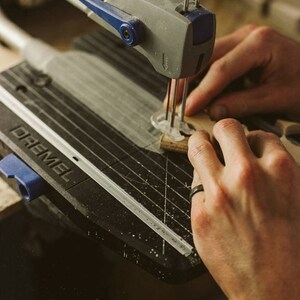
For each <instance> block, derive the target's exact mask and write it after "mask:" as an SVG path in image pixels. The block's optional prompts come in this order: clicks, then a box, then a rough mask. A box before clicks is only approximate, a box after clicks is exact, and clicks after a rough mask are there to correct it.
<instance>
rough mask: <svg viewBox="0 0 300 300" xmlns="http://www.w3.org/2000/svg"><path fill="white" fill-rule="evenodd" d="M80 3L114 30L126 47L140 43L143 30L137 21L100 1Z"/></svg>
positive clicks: (83, 1) (86, 0)
mask: <svg viewBox="0 0 300 300" xmlns="http://www.w3.org/2000/svg"><path fill="white" fill-rule="evenodd" d="M80 1H81V2H82V3H83V4H84V5H85V6H87V7H88V8H89V9H90V10H91V11H93V12H94V13H95V14H96V15H97V16H99V17H100V18H102V19H103V20H104V21H105V22H107V23H108V24H110V25H111V26H112V27H113V28H115V29H116V30H117V31H118V32H119V34H120V36H121V38H122V40H123V41H124V43H125V44H126V45H128V46H131V47H133V46H137V45H139V44H140V43H141V41H142V39H143V36H144V30H143V24H142V22H141V21H140V20H139V19H137V18H135V17H133V16H131V15H129V14H127V13H125V12H124V11H122V10H120V9H118V8H116V7H114V6H111V5H109V4H107V3H105V2H103V1H102V0H80Z"/></svg>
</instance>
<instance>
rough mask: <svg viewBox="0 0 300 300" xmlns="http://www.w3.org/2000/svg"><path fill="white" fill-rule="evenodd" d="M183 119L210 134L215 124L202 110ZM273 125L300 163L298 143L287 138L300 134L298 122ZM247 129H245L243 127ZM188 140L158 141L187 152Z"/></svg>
mask: <svg viewBox="0 0 300 300" xmlns="http://www.w3.org/2000/svg"><path fill="white" fill-rule="evenodd" d="M185 121H186V122H187V123H188V124H190V125H192V126H193V127H194V128H195V129H196V130H200V129H201V130H205V131H207V132H208V133H209V134H210V135H212V129H213V126H214V124H215V122H214V121H212V120H210V118H209V116H208V115H207V114H206V113H204V112H202V113H199V114H197V115H195V116H193V117H187V118H186V119H185ZM275 127H276V128H278V130H279V131H280V132H281V133H282V135H281V138H280V140H281V142H282V143H283V145H284V146H285V148H286V149H287V150H288V151H289V153H290V154H291V155H292V156H293V157H294V159H295V160H296V162H297V164H298V165H300V145H296V144H294V143H293V142H292V141H290V140H289V136H292V135H300V123H297V122H290V121H285V120H277V121H276V123H275ZM245 130H246V131H247V129H246V128H245ZM188 140H189V138H188V137H186V138H185V139H184V140H183V141H180V142H174V141H172V140H171V139H170V138H168V137H167V136H165V135H163V136H162V137H161V141H160V147H161V148H162V149H164V150H166V151H172V152H178V153H187V152H188Z"/></svg>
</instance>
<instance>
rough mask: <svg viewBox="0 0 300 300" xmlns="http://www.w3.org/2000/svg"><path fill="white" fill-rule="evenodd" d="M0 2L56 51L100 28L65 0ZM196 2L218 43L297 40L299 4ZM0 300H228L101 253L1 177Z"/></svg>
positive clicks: (0, 60)
mask: <svg viewBox="0 0 300 300" xmlns="http://www.w3.org/2000/svg"><path fill="white" fill-rule="evenodd" d="M0 3H1V5H2V6H3V8H4V10H5V12H6V14H7V15H8V16H9V18H10V19H12V20H13V21H14V22H15V23H16V24H18V25H19V26H20V27H22V28H23V29H24V30H25V31H28V32H29V33H30V34H31V35H33V36H34V37H37V38H41V39H43V40H44V41H46V42H48V43H49V44H51V45H53V46H55V47H57V48H58V49H60V50H67V49H68V48H69V47H70V45H71V43H72V40H73V38H75V37H78V36H81V35H83V34H85V33H87V32H91V31H96V30H97V29H99V27H98V25H97V24H96V23H94V22H92V21H91V20H89V19H88V18H87V17H86V16H85V15H84V14H83V13H81V12H80V11H78V10H76V9H75V8H73V7H72V6H71V5H70V4H68V3H67V2H66V1H63V0H56V1H55V0H53V1H51V0H18V1H17V0H3V1H0ZM201 3H202V4H203V5H204V6H206V7H207V8H209V9H210V10H212V11H213V12H215V13H216V15H217V36H218V37H220V36H223V35H225V34H228V33H230V32H232V31H233V30H235V29H236V28H239V27H241V26H242V25H244V24H248V23H255V24H266V25H269V26H271V27H273V28H275V29H276V30H278V31H280V32H282V33H283V34H285V35H287V36H289V37H291V38H292V39H295V40H297V41H300V2H299V0H206V1H201ZM19 61H21V58H20V57H19V55H18V53H15V52H13V51H11V50H9V49H7V48H6V47H5V45H0V69H1V70H5V69H6V68H8V67H9V66H12V65H14V64H16V63H17V62H19ZM0 117H1V116H0ZM0 143H1V141H0ZM0 146H1V145H0ZM0 299H1V300H2V299H5V300H6V299H175V300H176V299H187V300H188V299H209V300H210V299H212V300H213V299H225V298H224V296H223V295H222V293H221V292H220V291H219V289H218V287H217V286H216V284H215V283H214V281H213V280H212V278H211V277H210V276H209V275H208V274H207V275H205V276H202V277H201V278H199V279H197V280H194V281H192V282H189V283H186V284H182V285H169V284H166V283H163V282H161V281H159V280H157V279H155V278H153V277H152V276H151V275H149V274H147V273H146V272H144V271H142V270H141V269H139V268H138V267H136V266H134V265H133V264H132V263H130V262H127V261H125V260H124V259H122V258H120V257H118V256H117V255H115V254H113V253H112V252H111V251H110V250H109V249H107V248H105V247H104V246H101V247H100V246H99V245H96V244H94V243H93V242H91V241H88V240H86V239H84V238H81V237H79V236H77V235H75V234H73V233H70V232H67V231H65V230H63V229H61V228H58V227H56V226H55V225H53V224H48V223H46V222H45V221H42V220H40V219H37V218H35V217H33V216H32V214H29V213H28V211H27V209H26V207H25V205H24V204H23V203H22V202H21V201H20V198H19V195H18V194H17V193H16V192H15V191H14V190H13V189H11V188H10V187H9V186H8V185H7V183H6V182H4V181H3V180H1V178H0Z"/></svg>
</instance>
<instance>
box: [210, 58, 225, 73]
mask: <svg viewBox="0 0 300 300" xmlns="http://www.w3.org/2000/svg"><path fill="white" fill-rule="evenodd" d="M211 70H212V71H213V72H214V73H215V74H218V75H219V76H222V74H224V73H226V62H225V60H224V59H220V60H217V61H216V62H214V63H213V64H212V66H211Z"/></svg>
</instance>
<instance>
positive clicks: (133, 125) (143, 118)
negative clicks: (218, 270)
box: [0, 0, 215, 282]
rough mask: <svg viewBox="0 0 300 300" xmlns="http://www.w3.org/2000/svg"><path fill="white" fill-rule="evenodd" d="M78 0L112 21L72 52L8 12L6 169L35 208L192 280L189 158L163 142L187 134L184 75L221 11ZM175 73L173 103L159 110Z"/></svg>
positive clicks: (4, 25)
mask: <svg viewBox="0 0 300 300" xmlns="http://www.w3.org/2000/svg"><path fill="white" fill-rule="evenodd" d="M69 2H71V3H72V4H73V5H75V6H76V7H78V8H79V9H81V10H82V11H83V12H85V13H86V14H87V15H88V16H89V17H90V18H91V19H93V20H94V21H96V22H97V23H99V24H100V25H102V27H104V28H106V29H107V30H108V31H105V30H104V29H100V28H99V32H96V33H92V34H89V35H87V36H84V37H81V38H78V39H77V40H76V41H75V42H74V47H73V48H74V49H73V50H72V51H69V52H66V53H59V52H58V51H57V50H55V49H53V48H51V47H50V46H48V45H46V44H45V43H43V42H42V41H39V40H36V39H34V38H32V37H30V36H29V35H28V34H26V33H25V32H23V31H22V30H21V29H19V28H17V27H16V26H15V25H14V24H12V23H11V22H10V21H8V20H7V19H6V18H5V17H4V15H3V16H2V17H1V23H0V35H1V38H2V40H3V41H4V42H5V43H6V44H8V45H9V46H11V47H14V48H16V49H18V50H19V51H20V52H21V53H22V55H23V58H24V62H22V63H21V64H19V65H16V66H15V67H13V68H10V69H8V70H6V71H4V72H3V73H2V74H1V75H0V84H1V86H0V100H1V101H0V114H1V119H0V139H1V141H2V144H1V145H2V147H1V153H2V155H4V153H10V154H9V155H8V156H6V157H5V158H4V159H2V161H1V162H0V170H1V171H2V173H3V174H4V175H5V176H6V177H8V178H15V179H16V180H17V181H18V183H19V187H20V191H21V194H22V195H23V198H24V199H25V200H26V201H27V202H28V208H29V209H31V208H32V207H35V206H39V207H42V208H43V209H42V210H46V209H47V210H49V211H50V212H52V214H51V215H52V218H53V219H55V220H58V219H59V222H60V223H62V224H63V225H65V226H67V227H69V228H71V229H73V230H75V231H76V232H79V233H80V234H83V235H85V236H88V237H89V238H91V239H94V240H95V241H97V242H99V243H105V244H106V245H108V246H109V247H111V248H112V249H114V250H115V251H116V252H118V253H119V254H120V255H122V256H124V257H125V258H127V259H129V260H130V261H132V262H134V263H136V264H137V265H139V266H141V267H142V268H144V269H146V270H147V271H149V272H151V273H152V274H154V275H155V276H157V277H159V278H162V279H164V280H166V281H172V282H182V281H186V280H189V279H192V278H194V277H196V276H198V275H199V274H201V273H203V272H205V268H204V266H203V264H202V263H201V260H200V259H199V257H198V255H197V253H196V251H195V249H194V246H193V239H192V232H191V224H190V203H189V201H188V195H189V190H190V184H191V182H192V168H191V166H190V164H189V162H188V159H187V157H186V156H185V155H178V154H172V153H164V152H162V151H161V150H160V149H159V137H160V135H161V132H160V131H163V132H164V133H165V134H167V135H169V136H170V137H171V138H173V139H181V138H182V133H181V132H182V130H183V129H184V128H185V127H186V124H185V121H184V112H183V113H182V114H181V116H178V115H176V113H175V106H176V99H177V95H176V94H177V91H178V84H179V79H183V80H184V82H185V92H184V93H183V99H182V102H183V104H184V103H185V98H186V91H187V89H188V86H187V85H188V81H187V80H186V79H185V78H187V77H190V76H193V75H195V74H196V73H197V72H199V71H201V70H203V69H204V68H205V67H206V66H207V64H208V62H209V59H210V57H211V54H212V49H213V46H214V40H215V16H214V14H213V13H211V12H209V11H208V10H207V9H205V8H204V7H202V6H201V5H200V3H199V1H192V2H190V1H186V0H185V1H179V0H163V1H162V0H131V1H123V0H107V1H101V0H81V1H79V0H69ZM172 83H173V84H174V90H175V93H174V96H173V98H172V99H170V98H171V96H170V92H169V93H168V98H169V102H170V101H172V103H173V104H172V105H170V106H171V107H173V108H172V110H171V111H170V112H168V113H167V114H166V112H161V113H157V112H158V111H161V110H162V99H163V98H164V96H165V91H166V88H167V87H168V88H167V90H169V91H170V90H171V85H172ZM183 109H184V105H183ZM153 116H155V120H154V119H153ZM151 117H152V121H153V122H154V123H155V124H156V125H157V128H153V126H152V125H151V124H150V118H151ZM157 129H159V130H157ZM38 196H39V197H38ZM37 197H38V199H34V198H37Z"/></svg>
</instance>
